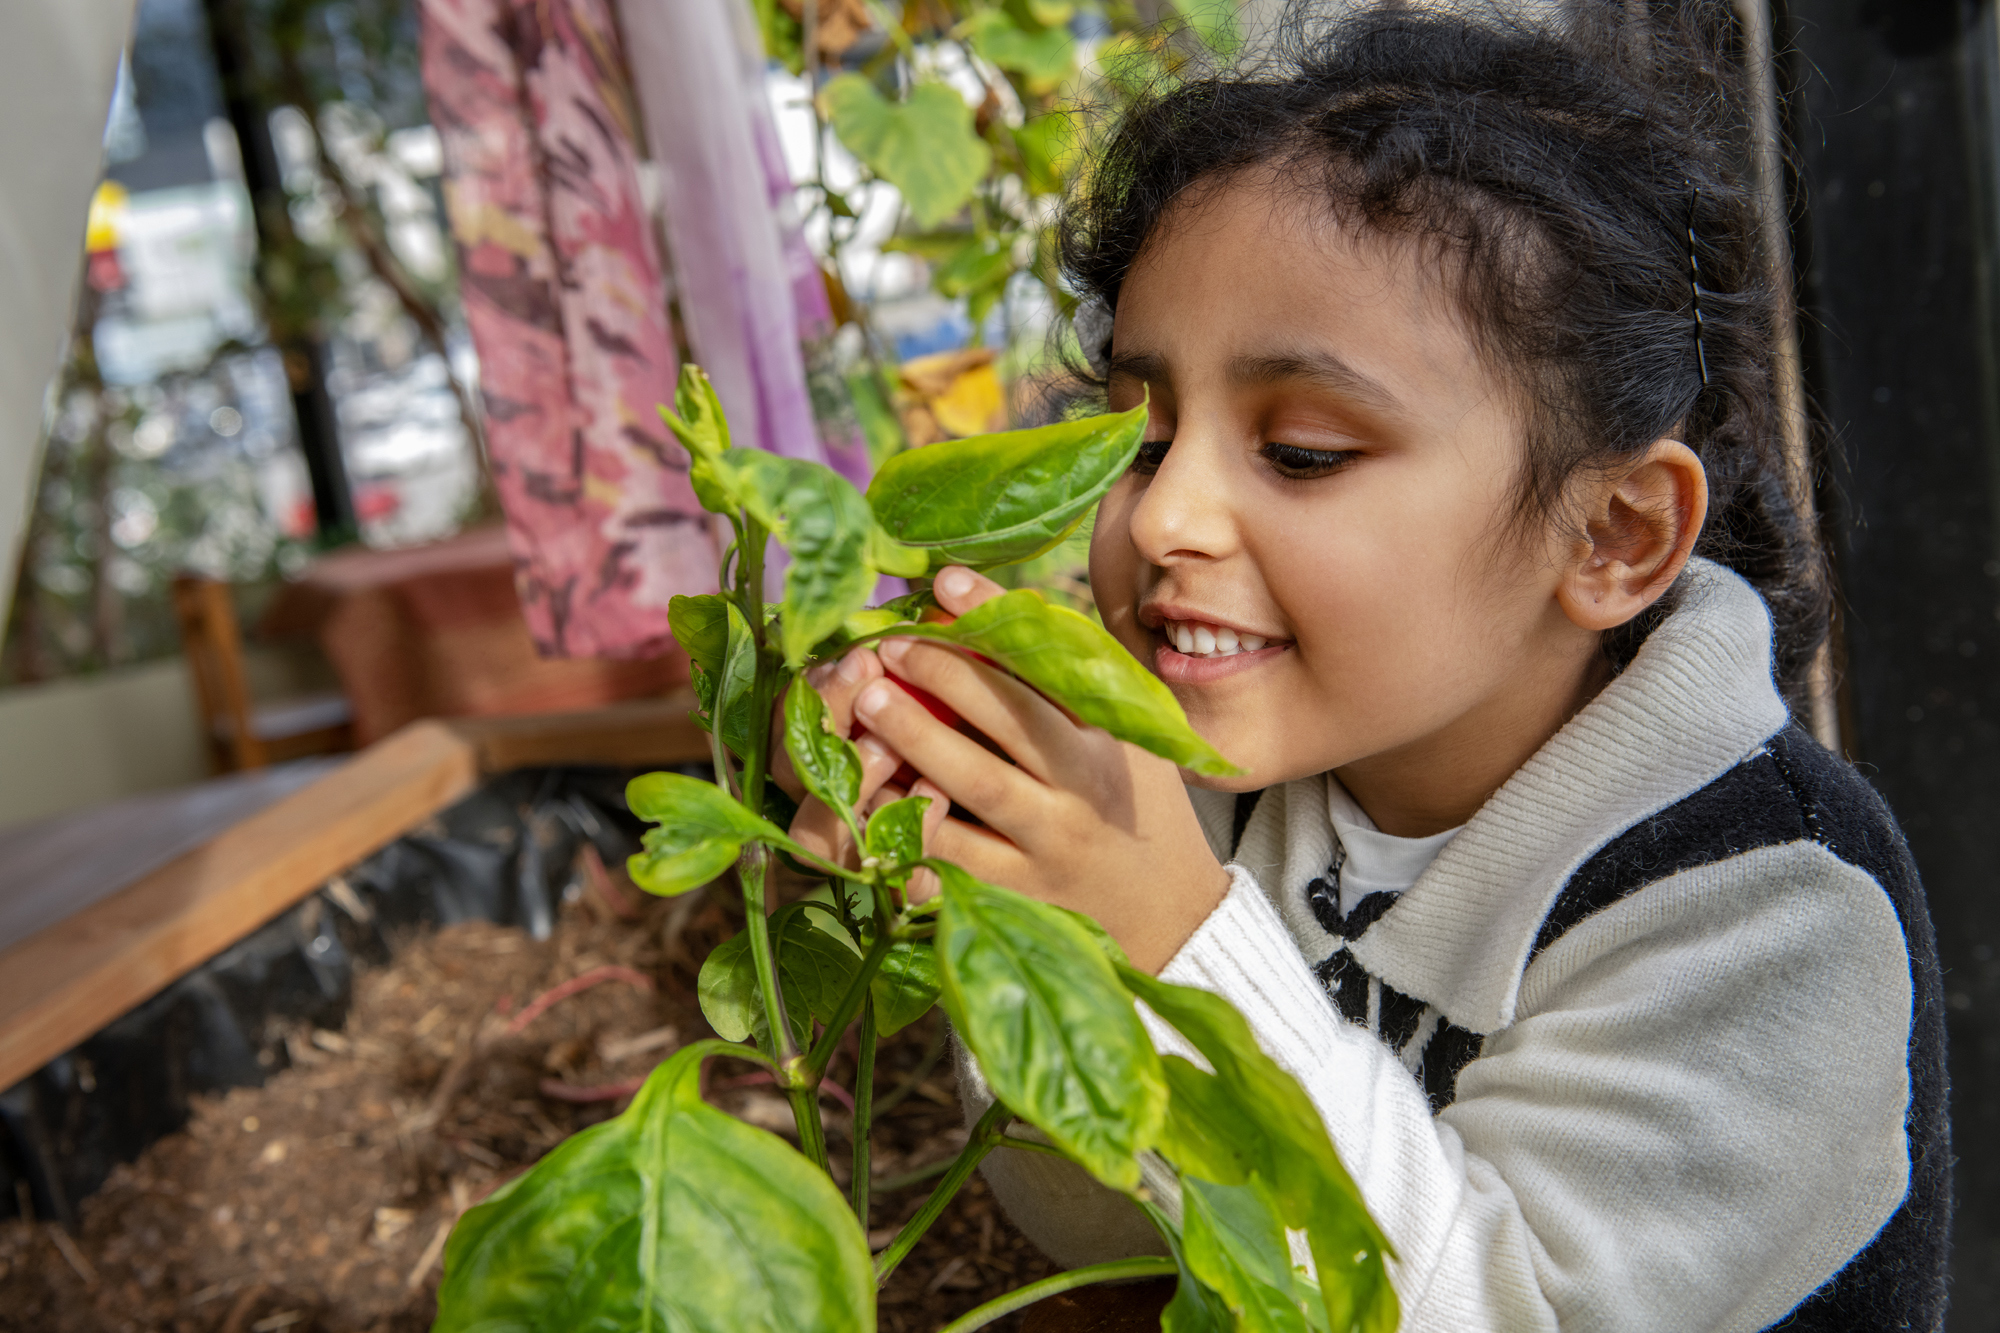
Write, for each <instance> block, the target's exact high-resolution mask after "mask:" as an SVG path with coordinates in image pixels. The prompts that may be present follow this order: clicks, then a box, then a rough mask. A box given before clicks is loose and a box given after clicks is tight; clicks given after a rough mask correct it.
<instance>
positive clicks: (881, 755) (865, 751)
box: [854, 735, 890, 763]
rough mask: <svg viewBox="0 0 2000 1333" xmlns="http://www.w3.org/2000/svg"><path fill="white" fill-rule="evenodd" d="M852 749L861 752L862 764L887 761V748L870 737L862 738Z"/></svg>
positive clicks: (888, 752)
mask: <svg viewBox="0 0 2000 1333" xmlns="http://www.w3.org/2000/svg"><path fill="white" fill-rule="evenodd" d="M854 748H855V749H857V750H859V751H861V762H863V763H867V762H868V761H869V760H871V759H887V758H889V756H890V750H889V747H888V746H886V745H884V744H882V742H881V741H879V740H876V739H875V737H873V736H872V735H871V736H863V737H862V738H861V739H860V740H858V741H856V742H854Z"/></svg>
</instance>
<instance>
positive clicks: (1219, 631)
mask: <svg viewBox="0 0 2000 1333" xmlns="http://www.w3.org/2000/svg"><path fill="white" fill-rule="evenodd" d="M1160 633H1161V635H1162V637H1164V638H1165V639H1166V640H1167V642H1169V643H1171V644H1172V645H1173V646H1174V647H1175V648H1178V649H1179V650H1180V651H1181V652H1183V653H1185V654H1187V655H1188V656H1189V657H1234V656H1236V654H1238V653H1254V652H1256V651H1257V650H1258V649H1259V648H1262V647H1263V646H1264V645H1265V644H1266V643H1268V642H1270V640H1268V639H1265V638H1262V637H1261V636H1259V635H1256V634H1239V633H1237V632H1236V631H1235V630H1233V629H1230V628H1229V627H1228V626H1227V625H1204V624H1201V623H1200V622H1198V621H1193V620H1169V621H1167V622H1166V623H1165V624H1163V625H1161V626H1160Z"/></svg>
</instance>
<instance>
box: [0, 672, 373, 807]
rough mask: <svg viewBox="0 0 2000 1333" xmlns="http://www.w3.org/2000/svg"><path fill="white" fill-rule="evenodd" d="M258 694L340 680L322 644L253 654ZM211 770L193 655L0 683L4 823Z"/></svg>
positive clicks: (272, 695) (252, 679)
mask: <svg viewBox="0 0 2000 1333" xmlns="http://www.w3.org/2000/svg"><path fill="white" fill-rule="evenodd" d="M243 672H244V675H245V677H246V678H247V679H248V682H249V685H250V693H251V696H252V697H253V698H255V699H258V700H267V699H279V698H285V697H288V696H293V695H299V694H305V693H312V692H317V691H320V690H327V689H332V688H335V684H334V681H333V678H332V673H331V672H330V671H329V670H328V669H327V667H326V664H325V663H324V661H322V660H321V659H320V658H319V656H318V654H317V653H314V652H312V651H310V650H309V649H303V648H288V647H276V646H263V647H257V648H252V649H250V650H248V651H246V652H245V653H244V655H243ZM208 776H209V771H208V753H207V750H206V749H205V748H204V746H203V744H202V739H201V729H200V727H199V726H198V725H197V723H196V721H195V709H194V685H193V683H192V682H191V681H190V680H189V679H188V672H187V661H186V659H185V658H180V657H171V658H166V659H163V660H161V661H158V662H147V663H145V664H144V665H141V666H135V667H126V668H124V669H123V670H120V671H112V672H107V673H105V674H103V675H100V676H89V677H84V678H81V679H76V680H64V681H57V682H54V683H53V684H48V685H30V686H26V687H24V688H21V689H12V690H0V828H6V827H8V826H9V825H12V824H19V823H23V822H25V821H27V820H30V819H41V818H43V817H45V816H48V815H59V814H65V813H67V812H69V811H71V810H80V809H83V808H84V807H86V806H92V805H101V804H103V803H104V802H106V801H115V800H117V799H118V798H119V797H121V796H134V795H137V794H138V793H140V792H147V791H158V790H160V789H161V788H164V787H181V786H185V785H187V784H188V783H190V782H200V781H201V780H202V779H204V778H206V777H208Z"/></svg>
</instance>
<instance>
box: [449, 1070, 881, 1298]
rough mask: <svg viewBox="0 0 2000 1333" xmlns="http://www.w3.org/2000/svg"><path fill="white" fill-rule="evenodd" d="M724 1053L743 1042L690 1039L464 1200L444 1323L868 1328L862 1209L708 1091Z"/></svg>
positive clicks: (870, 1284) (869, 1294)
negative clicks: (570, 1131) (635, 1087)
mask: <svg viewBox="0 0 2000 1333" xmlns="http://www.w3.org/2000/svg"><path fill="white" fill-rule="evenodd" d="M718 1054H739V1055H740V1054H747V1052H744V1051H743V1049H742V1048H741V1047H736V1046H730V1045H728V1044H726V1043H723V1042H714V1041H709V1042H698V1043H695V1044H694V1045H691V1046H688V1047H686V1048H684V1049H682V1050H681V1051H680V1052H678V1053H677V1054H675V1055H674V1057H673V1058H672V1059H670V1060H668V1061H667V1062H666V1063H664V1064H662V1065H661V1066H660V1067H659V1068H658V1069H656V1070H654V1071H653V1074H652V1076H651V1077H650V1078H648V1079H647V1081H646V1085H645V1087H643V1088H642V1089H641V1090H640V1092H639V1095H638V1096H637V1097H636V1098H635V1099H634V1100H633V1102H632V1105H631V1106H630V1107H629V1108H628V1109H627V1110H626V1111H625V1112H624V1113H623V1114H622V1115H620V1116H618V1117H617V1118H616V1119H613V1120H610V1121H607V1122H606V1123H604V1124H602V1125H596V1126H593V1127H592V1128H590V1129H587V1130H584V1131H583V1132H582V1133H580V1134H576V1135H573V1136H572V1137H570V1138H569V1139H567V1140H565V1141H564V1142H563V1143H562V1144H560V1145H559V1146H558V1147H557V1148H556V1149H555V1150H554V1151H553V1152H551V1153H549V1155H548V1156H546V1157H544V1158H543V1159H542V1160H541V1161H540V1162H539V1163H537V1164H536V1166H535V1167H534V1169H533V1170H531V1171H529V1172H528V1173H527V1174H526V1175H524V1176H522V1177H520V1178H519V1179H516V1180H514V1181H511V1182H509V1183H508V1184H506V1185H504V1186H502V1187H501V1188H500V1189H499V1190H497V1191H496V1192H495V1193H494V1194H493V1195H492V1197H491V1198H489V1199H487V1200H486V1201H485V1202H484V1203H481V1204H480V1205H479V1206H477V1207H476V1208H473V1209H471V1210H470V1211H469V1212H467V1213H466V1214H465V1216H464V1217H463V1218H461V1219H460V1220H459V1223H458V1225H457V1226H456V1227H454V1228H453V1229H452V1233H451V1239H450V1241H449V1242H448V1243H447V1244H446V1246H445V1260H444V1266H445V1272H444V1281H443V1283H442V1284H441V1285H440V1287H439V1290H438V1318H437V1322H436V1323H435V1324H434V1325H433V1328H434V1330H436V1333H474V1330H490V1329H496V1328H509V1329H520V1330H537V1331H541V1330H546V1331H547V1333H556V1331H557V1330H569V1329H584V1328H601V1329H623V1328H634V1327H648V1328H668V1329H676V1330H686V1331H687V1333H734V1330H738V1329H744V1328H796V1329H807V1328H852V1329H871V1328H873V1327H875V1281H874V1271H873V1267H872V1265H871V1263H870V1260H869V1254H868V1241H867V1237H866V1236H865V1235H863V1234H862V1231H861V1227H860V1224H859V1223H857V1222H856V1221H855V1220H854V1214H853V1211H852V1210H851V1209H850V1208H849V1207H848V1206H847V1204H846V1202H845V1201H844V1200H843V1199H842V1198H841V1196H840V1192H839V1191H838V1190H837V1189H835V1187H834V1185H833V1183H832V1182H831V1181H830V1180H829V1179H828V1178H827V1176H826V1173H825V1172H823V1171H819V1170H817V1169H815V1168H814V1167H813V1166H812V1165H811V1163H809V1162H807V1161H806V1159H805V1158H804V1157H802V1156H800V1155H799V1153H798V1152H797V1151H795V1150H794V1149H793V1148H792V1147H791V1146H790V1145H789V1144H787V1143H785V1142H784V1141H783V1140H782V1139H780V1138H778V1137H777V1136H776V1135H774V1134H770V1133H767V1132H766V1131H764V1130H761V1129H755V1128H752V1127H751V1126H749V1125H746V1124H744V1123H743V1122H742V1121H740V1120H737V1119H736V1118H735V1117H733V1116H728V1115H724V1114H723V1113H722V1112H720V1111H717V1110H715V1109H714V1108H713V1107H710V1106H708V1105H706V1104H704V1103H703V1102H702V1101H701V1098H700V1093H699V1090H698V1079H697V1073H698V1071H699V1068H700V1063H701V1061H702V1060H703V1059H704V1058H706V1057H708V1056H712V1055H718ZM635 1318H636V1322H635Z"/></svg>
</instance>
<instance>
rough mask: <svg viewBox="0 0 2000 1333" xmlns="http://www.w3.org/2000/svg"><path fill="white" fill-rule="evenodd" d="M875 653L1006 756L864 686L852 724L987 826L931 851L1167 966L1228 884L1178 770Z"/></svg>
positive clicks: (953, 662)
mask: <svg viewBox="0 0 2000 1333" xmlns="http://www.w3.org/2000/svg"><path fill="white" fill-rule="evenodd" d="M933 587H934V590H935V591H936V593H937V597H938V602H939V604H940V605H942V606H943V607H944V609H945V610H947V611H950V612H952V613H953V614H954V615H963V614H964V613H965V612H967V611H970V610H971V609H972V608H973V607H975V606H978V605H979V604H980V603H981V602H984V601H986V600H987V599H988V598H990V597H994V596H997V595H998V594H999V593H1001V592H1002V591H1003V589H1002V588H1001V587H1000V586H999V585H998V584H996V583H994V582H993V581H992V580H991V579H986V578H981V577H980V576H979V575H977V574H974V573H973V572H972V571H970V570H967V569H961V568H958V567H952V568H949V569H946V570H944V571H943V572H942V573H940V574H939V575H938V578H937V581H936V583H935V584H934V585H933ZM879 651H880V656H881V663H882V665H883V666H884V667H886V668H887V669H888V671H889V673H890V674H891V675H894V676H896V677H898V678H899V679H902V680H907V681H909V682H910V683H911V684H913V685H918V686H921V687H922V688H923V689H925V690H928V691H929V692H930V693H932V694H934V695H936V696H937V697H938V698H939V699H941V700H943V701H944V702H945V703H946V704H948V705H949V706H950V707H952V708H953V709H955V710H956V711H957V712H958V714H959V716H960V717H962V718H964V719H965V720H966V721H967V722H970V723H971V724H972V725H973V726H974V727H976V728H978V729H979V731H980V732H981V733H983V734H984V735H985V736H986V737H987V738H989V739H990V740H992V741H993V742H994V743H995V744H996V745H998V746H999V747H1000V748H1001V749H1002V750H1004V751H1005V752H1006V753H1007V755H1008V756H1009V757H1011V758H1012V759H1013V760H1014V762H1013V763H1012V764H1010V763H1008V762H1007V761H1006V760H1005V759H1002V758H1000V757H998V756H996V755H994V754H992V753H991V752H990V751H988V750H987V749H985V748H984V747H983V746H981V745H980V744H979V743H978V742H977V741H975V740H972V739H970V738H968V737H966V736H964V735H962V734H960V733H959V732H957V731H955V730H953V729H952V728H951V727H948V726H945V725H944V724H943V723H941V722H939V721H938V720H937V719H936V718H934V717H932V716H931V714H930V712H929V711H928V710H927V709H925V708H924V706H923V705H922V704H920V703H918V702H917V701H916V700H915V699H913V698H911V697H910V696H909V695H908V694H906V693H904V692H903V691H902V690H900V689H898V688H896V687H895V685H893V684H892V683H890V682H887V681H883V680H879V679H871V680H869V681H867V682H866V683H864V684H863V685H862V686H861V687H860V688H859V689H858V690H857V691H856V693H855V695H854V703H853V708H854V715H855V717H856V718H857V719H858V720H859V721H860V723H861V725H862V726H864V727H866V728H867V729H868V730H869V731H870V732H871V733H873V735H874V736H875V737H879V738H880V739H881V740H882V741H883V742H886V744H887V746H888V747H890V748H892V749H893V750H894V751H895V752H896V753H897V754H899V755H901V756H902V757H903V758H905V759H907V760H908V761H909V763H910V764H911V765H912V766H913V767H914V768H916V770H917V771H918V772H920V773H922V774H923V780H922V781H920V782H919V784H918V786H919V787H926V788H928V787H935V788H937V789H938V790H940V791H941V792H943V794H945V795H946V796H948V797H950V799H951V801H952V802H953V803H955V804H956V805H957V806H959V807H960V808H962V809H965V810H969V811H971V812H972V813H973V814H974V815H977V816H978V817H979V819H980V820H981V821H982V822H983V823H984V824H985V825H986V827H985V828H979V827H977V826H975V825H972V824H968V823H966V822H964V821H963V820H958V819H949V818H945V819H941V820H940V821H939V823H938V826H937V829H936V832H935V833H934V834H929V836H927V837H926V840H925V847H926V850H927V851H929V852H930V853H931V854H932V855H935V856H940V857H943V858H944V859H946V860H949V861H956V862H958V863H959V864H960V865H962V866H964V867H965V868H966V870H968V871H970V872H971V873H972V874H974V875H977V876H978V877H979V878H981V879H984V880H987V881H989V882H991V883H995V884H1001V885H1005V886H1007V887H1008V888H1012V889H1016V890H1018V891H1020V892H1022V893H1025V894H1027V895H1029V896H1030V897H1033V898H1039V899H1041V900H1043V901H1044V902H1050V903H1055V904H1056V905H1058V906H1061V907H1068V908H1072V909H1074V910H1076V911H1079V912H1083V913H1086V914H1087V915H1089V916H1091V917H1092V918H1094V919H1095V920H1096V921H1097V922H1098V924H1099V925H1101V926H1103V927H1104V928H1105V930H1107V931H1108V932H1110V934H1111V936H1112V938H1113V939H1115V940H1117V941H1118V943H1119V944H1120V945H1122V946H1123V947H1124V949H1125V952H1126V954H1127V955H1129V956H1130V957H1131V959H1132V964H1133V966H1135V967H1139V968H1143V969H1145V970H1146V971H1148V972H1158V971H1159V970H1160V969H1161V968H1162V967H1164V966H1166V964H1167V963H1168V961H1169V960H1171V959H1172V958H1173V956H1174V955H1175V954H1176V953H1178V952H1179V951H1180V947H1181V945H1183V944H1185V943H1186V942H1187V939H1188V937H1189V936H1190V935H1192V934H1193V933H1194V932H1195V930H1196V929H1197V928H1198V927H1199V926H1200V925H1201V923H1202V922H1203V921H1204V920H1206V919H1207V918H1208V915H1209V913H1211V912H1212V911H1214V910H1215V907H1216V904H1218V903H1220V902H1221V901H1222V898H1223V895H1224V894H1225V893H1226V892H1227V891H1228V888H1229V876H1228V873H1227V872H1225V871H1224V870H1223V868H1222V866H1221V864H1220V863H1219V862H1217V860H1216V859H1215V855H1214V853H1212V852H1211V851H1209V848H1208V840H1207V839H1206V838H1205V837H1204V836H1203V835H1202V831H1201V825H1200V824H1199V822H1198V821H1197V820H1196V819H1195V814H1194V806H1193V804H1192V803H1191V802H1190V801H1189V800H1188V796H1187V789H1186V788H1185V787H1183V786H1182V785H1181V779H1180V770H1179V769H1178V768H1176V767H1175V766H1174V764H1173V763H1172V762H1170V761H1168V760H1165V759H1160V758H1157V757H1156V756H1154V755H1150V754H1148V753H1146V752H1145V751H1144V750H1141V749H1139V748H1138V747H1137V746H1135V745H1127V744H1125V743H1124V742H1122V741H1118V740H1115V739H1113V738H1112V737H1111V736H1109V735H1108V734H1106V733H1105V732H1102V731H1099V730H1097V729H1096V728H1092V727H1085V726H1082V725H1080V724H1079V723H1077V722H1075V721H1074V720H1072V719H1071V718H1070V717H1069V715H1068V714H1066V713H1064V712H1063V711H1062V710H1061V709H1060V708H1057V707H1056V706H1055V705H1054V704H1052V703H1050V702H1049V701H1048V700H1047V699H1044V698H1043V697H1042V696H1041V695H1039V694H1037V693H1036V692H1035V691H1034V690H1032V689H1030V688H1029V687H1028V686H1026V685H1024V684H1022V683H1021V682H1020V681H1017V680H1015V679H1014V678H1013V677H1011V676H1009V675H1007V674H1006V673H1004V672H1001V671H997V670H995V669H993V668H992V667H989V666H986V665H984V664H983V663H980V662H976V661H974V660H973V659H972V658H971V657H969V656H967V655H965V654H963V653H961V652H958V651H956V650H954V649H952V648H948V647H945V646H944V645H942V644H935V643H926V642H924V641H922V640H916V639H889V640H886V641H884V642H883V643H882V644H881V646H880V649H879ZM884 762H887V761H884ZM924 794H926V795H928V794H930V793H929V792H928V791H926V792H924ZM937 810H938V807H937V806H935V805H934V806H933V807H932V810H931V813H933V814H935V813H937ZM927 833H928V829H927Z"/></svg>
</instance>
